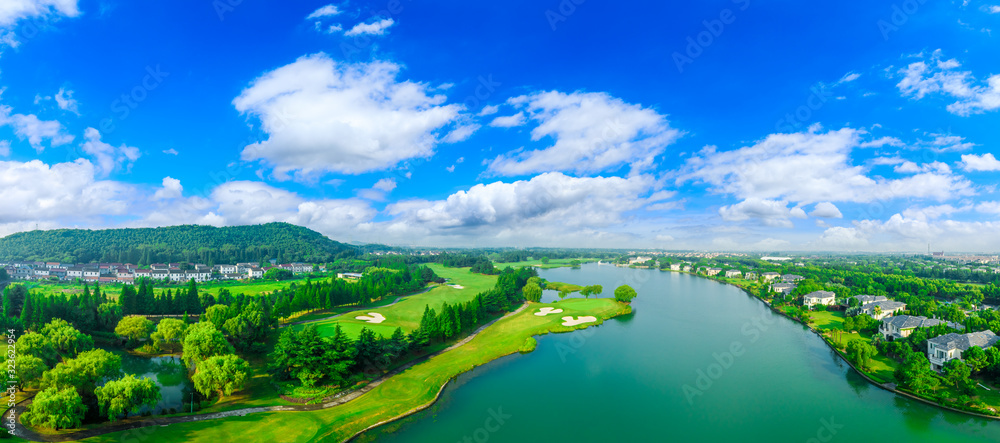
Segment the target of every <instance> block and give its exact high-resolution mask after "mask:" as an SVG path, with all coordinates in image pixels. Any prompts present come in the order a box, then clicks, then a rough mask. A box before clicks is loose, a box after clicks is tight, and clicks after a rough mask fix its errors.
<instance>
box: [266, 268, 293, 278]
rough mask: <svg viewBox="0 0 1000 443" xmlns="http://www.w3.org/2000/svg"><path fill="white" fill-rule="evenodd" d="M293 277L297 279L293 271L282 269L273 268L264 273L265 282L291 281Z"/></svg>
mask: <svg viewBox="0 0 1000 443" xmlns="http://www.w3.org/2000/svg"><path fill="white" fill-rule="evenodd" d="M292 277H295V274H292V271H289V270H287V269H282V268H271V269H268V270H267V271H265V272H264V279H265V280H274V281H283V280H291V279H292Z"/></svg>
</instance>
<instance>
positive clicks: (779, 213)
mask: <svg viewBox="0 0 1000 443" xmlns="http://www.w3.org/2000/svg"><path fill="white" fill-rule="evenodd" d="M719 215H720V216H722V219H723V220H726V221H745V220H750V219H755V220H759V221H760V222H761V223H763V224H765V225H767V226H774V227H781V228H792V227H794V225H793V224H792V221H791V218H806V213H805V211H803V210H802V208H799V207H794V208H789V207H788V202H786V201H778V200H765V199H759V198H749V199H747V200H744V201H742V202H740V203H737V204H735V205H731V206H723V207H721V208H719Z"/></svg>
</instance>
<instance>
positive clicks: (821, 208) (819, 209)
mask: <svg viewBox="0 0 1000 443" xmlns="http://www.w3.org/2000/svg"><path fill="white" fill-rule="evenodd" d="M809 215H811V216H813V217H820V218H844V214H842V213H841V212H840V209H838V208H837V206H836V205H834V204H833V203H830V202H819V203H817V204H816V206H815V207H814V208H813V211H812V212H810V213H809Z"/></svg>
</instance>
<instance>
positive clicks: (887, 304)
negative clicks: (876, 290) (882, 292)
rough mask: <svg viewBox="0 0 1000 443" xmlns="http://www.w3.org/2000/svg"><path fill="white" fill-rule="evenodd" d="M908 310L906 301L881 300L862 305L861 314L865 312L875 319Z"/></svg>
mask: <svg viewBox="0 0 1000 443" xmlns="http://www.w3.org/2000/svg"><path fill="white" fill-rule="evenodd" d="M904 310H906V303H902V302H898V301H894V300H880V301H873V302H871V303H865V304H864V305H861V310H860V311H859V312H860V313H861V314H865V315H867V316H869V317H871V318H874V319H875V320H881V319H883V318H886V317H892V316H893V315H896V313H898V312H901V311H904Z"/></svg>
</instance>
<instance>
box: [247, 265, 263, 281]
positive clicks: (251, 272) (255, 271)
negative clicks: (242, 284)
mask: <svg viewBox="0 0 1000 443" xmlns="http://www.w3.org/2000/svg"><path fill="white" fill-rule="evenodd" d="M263 276H264V269H263V268H260V267H257V266H254V267H251V268H249V269H247V278H261V277H263Z"/></svg>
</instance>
